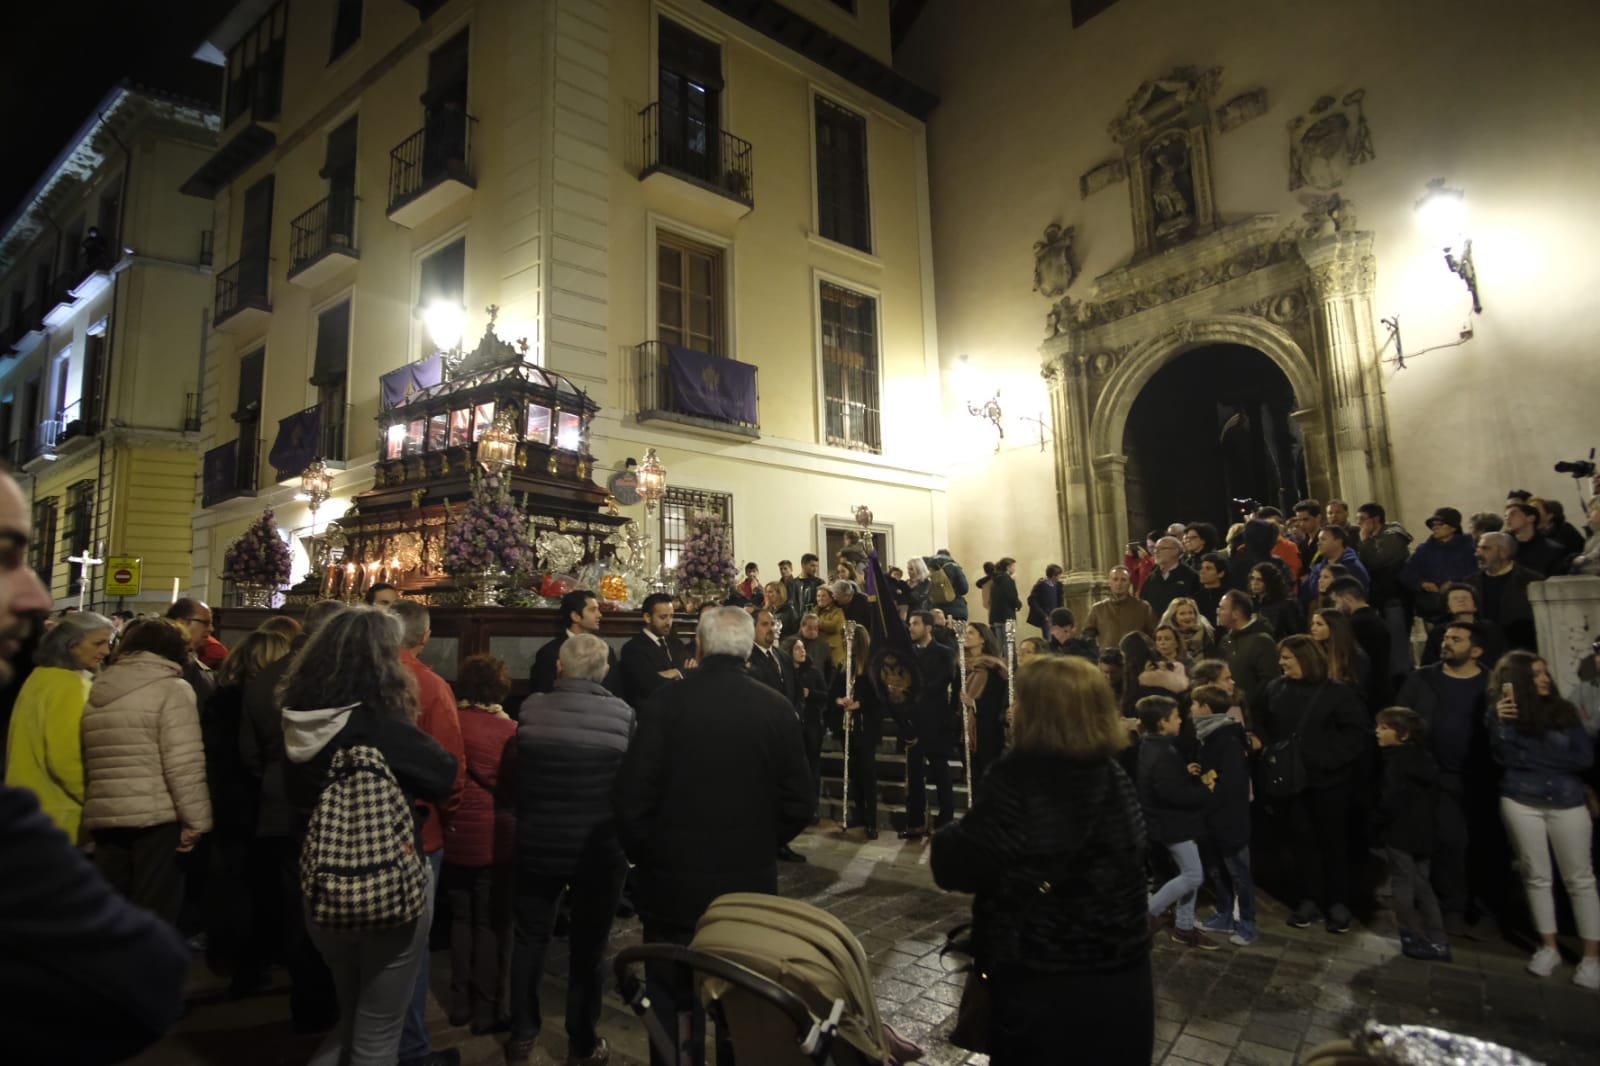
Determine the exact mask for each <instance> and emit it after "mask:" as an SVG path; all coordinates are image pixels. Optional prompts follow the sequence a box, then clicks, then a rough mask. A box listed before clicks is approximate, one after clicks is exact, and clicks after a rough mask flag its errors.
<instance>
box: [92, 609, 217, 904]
mask: <svg viewBox="0 0 1600 1066" xmlns="http://www.w3.org/2000/svg"><path fill="white" fill-rule="evenodd" d="M188 655H189V646H188V641H187V638H186V637H185V635H184V634H183V633H182V632H181V631H180V630H179V629H178V628H177V627H176V626H174V625H172V624H171V623H170V622H167V621H164V620H161V619H150V620H148V621H143V622H135V623H134V624H133V625H131V626H129V627H128V629H127V631H126V632H125V633H124V634H123V637H122V641H121V643H120V644H119V645H118V647H117V656H116V659H115V660H114V661H113V662H112V664H111V665H110V666H108V667H106V669H105V670H104V671H102V672H101V674H100V675H99V676H98V677H97V678H95V681H94V686H93V687H92V688H91V689H90V690H89V702H88V705H87V706H86V707H85V708H84V711H83V766H84V777H85V782H86V787H85V799H84V805H83V827H84V829H86V830H88V831H89V833H90V834H91V835H92V836H93V838H94V843H95V865H96V866H97V867H98V868H99V870H100V872H101V874H103V875H104V876H105V878H106V880H107V881H109V882H110V883H111V885H112V887H114V888H116V889H117V890H118V891H119V892H121V893H122V894H123V895H125V896H127V897H128V898H129V899H130V900H132V901H133V902H134V903H137V904H139V905H140V906H142V907H145V908H146V909H148V910H151V911H154V912H155V913H156V914H158V915H161V916H162V917H163V918H166V919H167V920H168V921H170V922H174V923H175V922H176V921H177V917H178V906H179V904H180V902H181V901H182V882H181V880H180V878H179V875H178V864H177V853H178V852H180V851H189V850H191V849H192V848H193V847H194V845H195V843H196V842H197V841H198V840H199V839H200V836H201V834H203V833H205V832H206V831H208V830H209V829H210V828H211V799H210V796H209V794H208V793H207V791H206V760H205V747H204V745H203V744H202V742H201V739H200V716H199V714H198V712H197V710H196V707H195V698H194V690H193V689H192V688H190V687H189V684H188V682H186V681H184V679H183V663H184V662H185V661H186V660H187V659H188Z"/></svg>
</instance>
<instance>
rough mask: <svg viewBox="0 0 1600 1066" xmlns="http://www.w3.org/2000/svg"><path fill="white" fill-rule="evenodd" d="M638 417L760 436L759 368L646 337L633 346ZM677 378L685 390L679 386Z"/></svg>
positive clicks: (642, 419) (740, 434)
mask: <svg viewBox="0 0 1600 1066" xmlns="http://www.w3.org/2000/svg"><path fill="white" fill-rule="evenodd" d="M634 352H635V358H636V359H637V362H638V372H639V419H640V420H641V421H649V420H651V419H659V420H662V421H667V422H677V423H679V424H681V425H693V426H700V427H703V428H706V429H715V430H719V431H722V432H727V433H736V434H738V435H739V436H741V437H757V436H760V431H761V418H760V410H759V406H760V405H759V400H760V390H759V374H760V371H759V370H758V369H757V368H756V367H754V366H752V365H751V364H749V363H741V362H738V361H737V360H734V359H726V358H723V357H721V356H715V355H707V354H706V353H705V352H697V351H692V350H690V349H685V348H680V347H676V346H670V345H667V344H665V343H663V342H661V341H646V342H644V343H643V344H641V345H639V346H638V347H637V348H635V349H634ZM680 381H682V382H684V383H685V384H687V385H688V386H689V389H688V390H685V389H684V388H680V386H679V382H680Z"/></svg>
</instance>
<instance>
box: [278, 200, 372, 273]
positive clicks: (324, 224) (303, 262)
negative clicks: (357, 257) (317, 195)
mask: <svg viewBox="0 0 1600 1066" xmlns="http://www.w3.org/2000/svg"><path fill="white" fill-rule="evenodd" d="M355 246H356V198H355V197H354V196H353V195H351V194H349V193H338V194H335V195H332V196H328V197H325V198H324V199H322V200H321V201H319V202H318V203H317V204H316V206H314V207H312V208H311V209H310V210H309V211H307V212H305V213H304V214H302V215H301V216H300V217H299V218H297V219H295V220H294V221H293V222H291V223H289V273H290V274H291V275H292V274H295V273H298V272H299V271H300V270H302V269H304V268H305V267H308V266H310V265H311V264H312V263H315V262H316V261H317V260H319V259H321V258H322V257H323V256H325V255H328V254H330V253H334V252H343V253H346V254H349V255H354V254H355Z"/></svg>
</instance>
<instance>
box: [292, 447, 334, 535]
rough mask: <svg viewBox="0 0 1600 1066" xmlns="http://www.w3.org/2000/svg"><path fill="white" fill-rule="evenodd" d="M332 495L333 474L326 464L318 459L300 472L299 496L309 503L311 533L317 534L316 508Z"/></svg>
mask: <svg viewBox="0 0 1600 1066" xmlns="http://www.w3.org/2000/svg"><path fill="white" fill-rule="evenodd" d="M332 495H333V474H331V473H330V472H329V471H328V464H327V463H325V462H323V461H322V460H321V459H318V460H317V461H316V462H314V463H312V464H311V465H310V466H308V467H306V468H305V470H304V471H302V472H301V474H300V497H301V498H302V499H304V500H306V501H307V502H309V503H310V504H311V535H312V536H313V537H315V536H316V535H317V508H319V507H321V506H322V505H323V504H324V503H326V502H327V500H328V497H329V496H332Z"/></svg>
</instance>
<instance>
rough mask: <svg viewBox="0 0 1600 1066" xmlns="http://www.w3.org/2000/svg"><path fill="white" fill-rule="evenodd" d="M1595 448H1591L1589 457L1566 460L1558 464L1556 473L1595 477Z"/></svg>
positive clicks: (1578, 476)
mask: <svg viewBox="0 0 1600 1066" xmlns="http://www.w3.org/2000/svg"><path fill="white" fill-rule="evenodd" d="M1594 471H1595V466H1594V449H1593V448H1590V449H1589V458H1587V459H1571V460H1564V461H1562V462H1559V463H1557V464H1556V473H1558V474H1571V475H1572V476H1573V477H1575V478H1586V477H1594Z"/></svg>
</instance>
